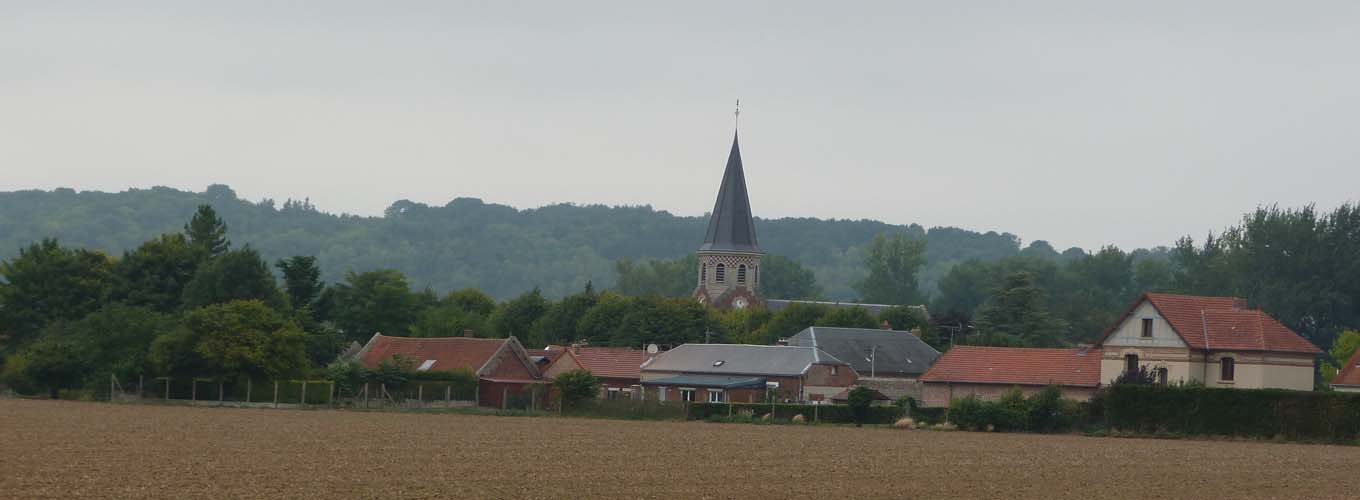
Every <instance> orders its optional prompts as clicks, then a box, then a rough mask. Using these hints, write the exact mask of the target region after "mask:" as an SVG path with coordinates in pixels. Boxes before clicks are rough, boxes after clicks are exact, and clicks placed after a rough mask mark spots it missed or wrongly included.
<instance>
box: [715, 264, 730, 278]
mask: <svg viewBox="0 0 1360 500" xmlns="http://www.w3.org/2000/svg"><path fill="white" fill-rule="evenodd" d="M713 278H714V279H713V281H716V282H718V283H722V282H724V281H726V280H727V266H725V265H723V264H718V267H717V268H716V269H714V271H713Z"/></svg>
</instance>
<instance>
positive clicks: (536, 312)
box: [491, 288, 548, 339]
mask: <svg viewBox="0 0 1360 500" xmlns="http://www.w3.org/2000/svg"><path fill="white" fill-rule="evenodd" d="M547 311H548V300H547V299H544V298H543V292H540V291H539V290H538V289H537V288H535V289H533V290H531V291H529V292H526V293H523V294H521V295H520V296H519V297H515V298H513V299H510V300H509V301H507V302H506V303H505V304H502V305H501V306H500V307H499V308H497V309H496V312H494V313H492V314H491V329H492V330H493V332H494V333H495V335H496V336H497V337H509V336H512V335H513V336H515V337H517V338H520V339H529V337H530V335H531V332H532V330H533V324H534V322H535V321H538V318H539V317H541V316H543V314H544V313H546V312H547Z"/></svg>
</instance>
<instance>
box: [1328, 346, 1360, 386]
mask: <svg viewBox="0 0 1360 500" xmlns="http://www.w3.org/2000/svg"><path fill="white" fill-rule="evenodd" d="M1332 389H1333V390H1336V391H1339V392H1360V349H1356V350H1355V354H1352V355H1351V359H1349V360H1347V361H1346V363H1345V364H1343V365H1341V368H1339V369H1337V371H1336V376H1335V377H1333V378H1332Z"/></svg>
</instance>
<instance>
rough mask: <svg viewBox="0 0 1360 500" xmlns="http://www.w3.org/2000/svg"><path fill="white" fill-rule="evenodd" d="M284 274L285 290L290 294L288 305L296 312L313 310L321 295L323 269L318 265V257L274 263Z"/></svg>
mask: <svg viewBox="0 0 1360 500" xmlns="http://www.w3.org/2000/svg"><path fill="white" fill-rule="evenodd" d="M274 267H277V268H278V269H279V271H280V272H282V273H283V290H284V292H286V293H287V294H288V303H289V304H290V305H292V307H293V310H294V311H301V310H303V309H310V308H312V305H313V303H314V302H315V301H316V299H317V297H319V296H320V295H321V290H322V288H324V287H325V285H323V284H322V283H321V268H319V267H317V265H316V257H312V256H305V255H297V256H293V257H291V258H288V259H279V261H278V262H276V263H274Z"/></svg>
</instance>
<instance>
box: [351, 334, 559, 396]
mask: <svg viewBox="0 0 1360 500" xmlns="http://www.w3.org/2000/svg"><path fill="white" fill-rule="evenodd" d="M395 356H401V357H403V358H405V359H408V360H411V361H412V362H413V363H414V364H415V370H416V371H422V372H423V371H453V370H467V371H468V372H470V373H472V374H473V375H474V376H476V377H477V404H478V405H479V406H484V407H489V408H505V407H506V405H507V404H508V403H509V401H510V399H511V398H512V397H526V396H527V397H529V398H531V401H533V404H534V405H535V406H538V407H542V401H543V394H544V393H545V391H544V384H545V381H544V380H543V377H542V376H541V375H540V373H539V371H538V368H537V366H536V364H535V362H534V360H533V359H531V358H530V357H529V355H528V353H527V352H526V351H525V350H524V346H523V345H521V344H520V342H519V340H517V339H516V338H515V337H510V338H505V339H479V338H474V337H473V336H472V332H471V331H467V332H464V336H462V337H435V338H414V337H389V336H386V335H383V334H381V333H375V334H373V337H372V338H370V339H368V343H367V344H365V345H364V346H363V348H362V349H360V350H359V352H358V353H357V354H356V358H357V359H358V360H359V362H360V363H361V364H363V366H364V367H365V368H368V369H375V368H377V367H378V365H379V364H381V363H382V362H383V361H385V360H390V359H393V357H395Z"/></svg>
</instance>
